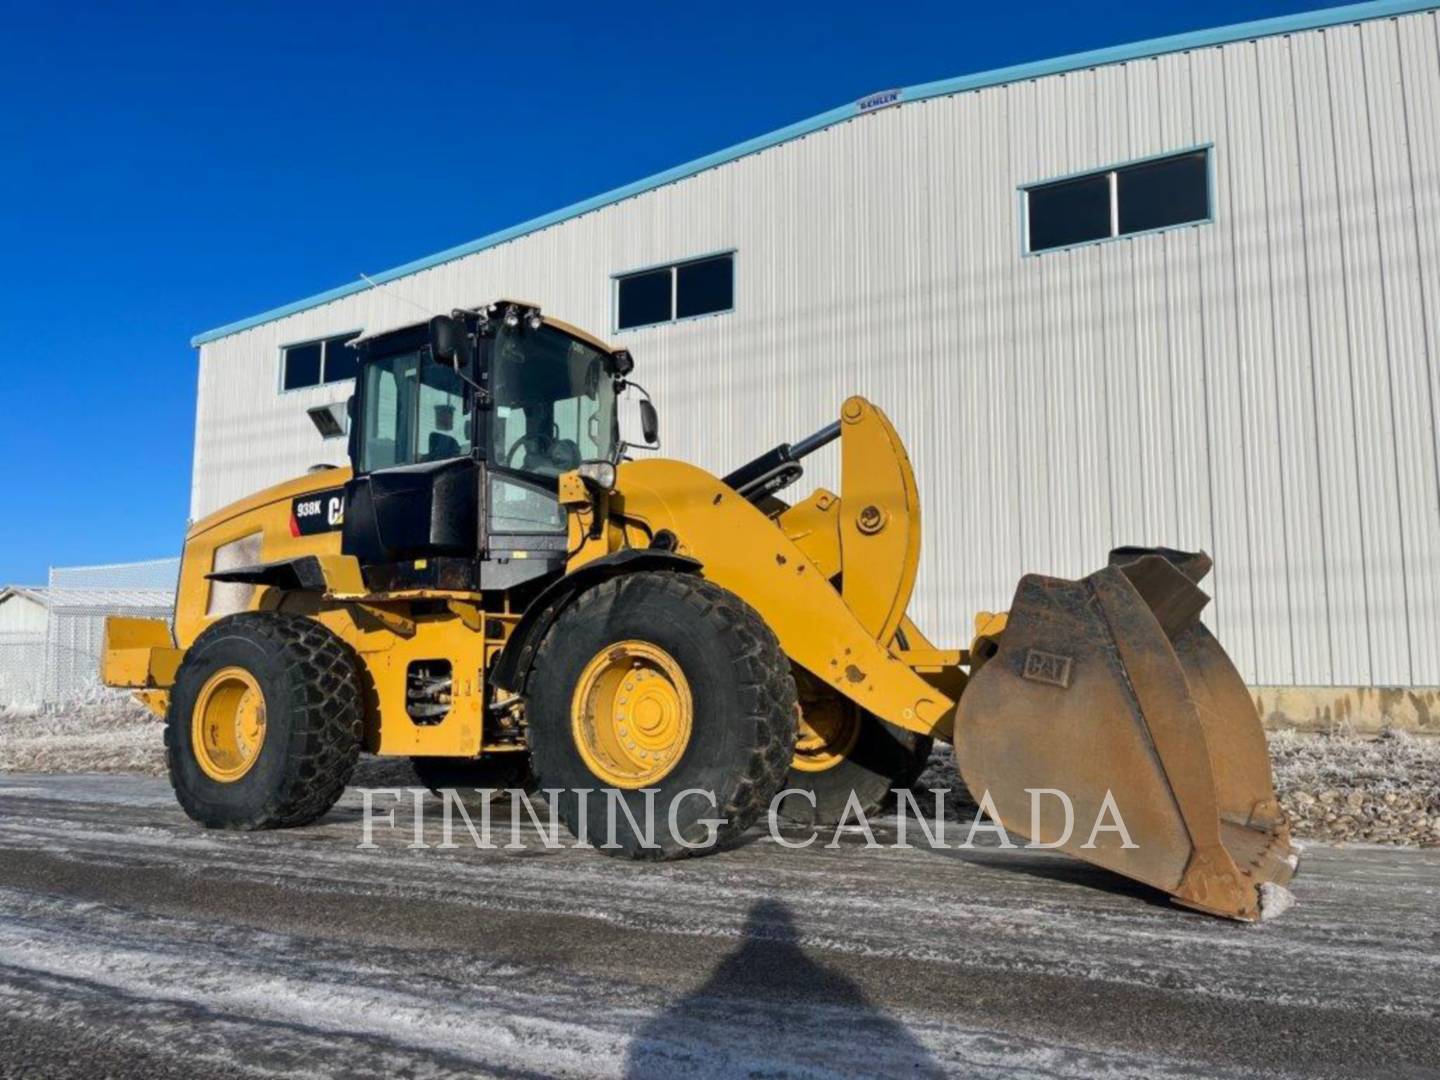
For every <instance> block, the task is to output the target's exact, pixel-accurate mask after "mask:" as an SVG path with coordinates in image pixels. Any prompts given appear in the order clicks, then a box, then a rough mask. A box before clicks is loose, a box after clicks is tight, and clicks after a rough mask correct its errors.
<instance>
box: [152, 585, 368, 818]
mask: <svg viewBox="0 0 1440 1080" xmlns="http://www.w3.org/2000/svg"><path fill="white" fill-rule="evenodd" d="M361 702H362V697H361V681H360V670H359V662H358V661H357V659H356V657H355V653H354V652H353V651H352V650H351V648H350V647H349V646H348V645H346V644H345V642H343V641H342V640H341V639H340V638H339V637H338V636H336V635H335V634H334V633H333V632H332V631H331V630H329V629H328V628H327V627H325V626H323V625H321V624H320V623H318V622H315V621H314V620H313V619H308V618H304V617H303V616H299V615H287V614H280V613H278V612H243V613H241V614H238V615H231V616H227V617H226V618H223V619H221V620H219V621H218V622H216V623H215V624H214V625H212V626H210V627H209V628H208V629H206V630H205V631H204V632H203V633H202V634H201V635H200V636H199V637H198V638H196V639H195V644H193V645H192V646H190V648H189V649H187V650H186V652H185V658H184V660H183V661H182V662H181V664H180V669H179V671H178V672H177V673H176V676H175V685H174V687H173V689H172V691H171V694H170V706H169V710H168V711H167V713H166V719H165V756H166V762H167V764H168V766H169V771H170V783H171V786H172V787H173V788H174V789H175V797H176V798H177V799H178V800H179V802H180V806H181V807H182V808H183V809H184V811H185V813H186V814H188V815H189V816H190V817H191V818H193V819H194V820H195V821H198V822H199V823H200V824H201V825H204V826H205V827H206V828H210V829H246V830H249V829H272V828H284V827H289V826H295V825H307V824H309V823H310V822H312V821H314V820H316V819H317V818H319V817H321V816H322V815H323V814H324V813H325V812H326V811H327V810H329V809H330V807H332V806H334V805H335V802H336V800H338V799H339V798H340V796H341V794H342V793H343V792H344V791H345V785H346V784H347V783H349V780H350V776H351V774H352V773H353V772H354V771H355V762H356V760H357V759H358V758H359V756H360V737H361V723H362V719H363V715H364V712H363V706H362V704H361Z"/></svg>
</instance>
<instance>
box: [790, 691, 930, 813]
mask: <svg viewBox="0 0 1440 1080" xmlns="http://www.w3.org/2000/svg"><path fill="white" fill-rule="evenodd" d="M797 681H798V682H799V684H800V710H801V719H800V737H799V739H798V741H797V743H796V747H795V758H794V760H793V761H792V762H791V765H790V775H789V776H788V777H787V779H786V782H785V786H786V787H787V788H790V789H793V790H799V791H804V792H808V793H809V795H810V796H811V797H812V798H813V804H812V798H806V797H803V796H799V795H792V796H789V797H787V798H786V799H785V801H784V802H783V803H781V805H780V807H779V810H778V813H779V815H780V817H781V819H782V820H784V821H788V822H790V823H791V824H793V825H804V826H809V827H815V826H823V825H836V824H838V823H839V822H840V820H841V819H842V818H843V817H844V815H845V809H846V807H847V806H848V805H850V803H851V801H852V798H853V800H854V802H855V804H856V805H857V806H859V808H860V810H861V812H863V813H864V814H865V815H866V816H867V817H868V816H869V815H871V814H874V813H876V812H877V811H879V810H881V809H883V808H884V807H885V806H887V805H888V804H889V803H890V801H891V799H892V798H893V795H892V791H893V790H894V789H896V788H908V787H910V786H912V785H913V784H914V783H915V781H916V780H918V779H919V778H920V774H921V773H922V772H924V771H925V763H926V762H927V761H928V760H929V758H930V750H931V748H932V747H933V745H934V740H933V739H931V738H930V737H929V736H927V735H920V734H918V733H916V732H913V731H906V730H905V729H904V728H899V727H896V726H895V725H894V724H888V723H886V722H885V721H884V720H881V719H880V718H879V717H878V716H876V715H874V714H873V713H870V712H867V711H865V710H864V709H862V708H861V707H860V706H859V705H856V704H855V703H854V702H853V701H850V700H849V699H848V698H845V697H842V696H841V695H839V694H837V693H835V692H834V691H833V690H831V689H830V688H829V687H826V686H824V685H823V684H821V683H820V682H819V680H817V679H815V678H814V677H812V676H810V675H808V674H806V673H805V672H803V671H801V672H799V673H798V676H797Z"/></svg>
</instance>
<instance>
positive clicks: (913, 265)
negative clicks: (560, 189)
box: [192, 2, 1440, 700]
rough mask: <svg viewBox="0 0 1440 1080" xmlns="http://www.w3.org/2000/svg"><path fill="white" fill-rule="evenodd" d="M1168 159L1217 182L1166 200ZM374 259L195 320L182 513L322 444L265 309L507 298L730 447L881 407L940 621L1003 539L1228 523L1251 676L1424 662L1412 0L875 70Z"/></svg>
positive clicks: (724, 461) (1211, 530) (932, 620)
mask: <svg viewBox="0 0 1440 1080" xmlns="http://www.w3.org/2000/svg"><path fill="white" fill-rule="evenodd" d="M1157 161H1158V164H1159V165H1160V166H1162V167H1161V168H1160V169H1158V170H1151V171H1150V172H1149V173H1145V172H1144V171H1143V170H1139V171H1137V170H1134V169H1130V168H1128V166H1130V165H1131V164H1133V163H1137V162H1140V163H1147V162H1148V163H1155V162H1157ZM1187 161H1188V162H1189V165H1187ZM1190 166H1194V168H1190ZM1187 168H1190V172H1189V173H1188V174H1187V173H1186V171H1185V170H1186V169H1187ZM1167 169H1169V170H1170V171H1169V172H1167V171H1166V170H1167ZM1197 169H1198V170H1199V171H1198V172H1196V170H1197ZM1186 175H1189V176H1191V180H1192V181H1193V178H1194V176H1196V175H1199V176H1202V177H1203V178H1204V179H1203V190H1200V189H1196V190H1193V191H1191V192H1190V196H1187V197H1191V196H1193V198H1194V199H1200V200H1201V202H1200V203H1199V204H1198V205H1199V207H1200V209H1199V210H1194V209H1192V210H1190V211H1188V223H1185V224H1182V225H1179V226H1178V227H1154V224H1155V222H1157V221H1158V222H1159V223H1160V225H1161V226H1163V225H1165V224H1166V223H1167V219H1166V218H1165V216H1164V214H1165V213H1166V212H1167V211H1166V210H1165V205H1164V204H1165V199H1164V198H1163V195H1164V191H1163V190H1162V191H1161V195H1162V198H1161V199H1160V204H1159V205H1160V217H1159V218H1156V217H1155V216H1154V214H1155V209H1156V206H1155V200H1154V198H1153V195H1154V191H1153V189H1154V188H1155V185H1156V184H1157V183H1158V184H1159V185H1160V187H1161V188H1162V189H1163V188H1164V185H1165V184H1166V183H1167V182H1169V181H1168V180H1167V177H1169V178H1170V180H1174V181H1175V183H1177V184H1181V183H1182V182H1185V176H1186ZM1062 178H1069V179H1070V180H1073V181H1076V182H1075V183H1071V184H1065V185H1059V186H1054V187H1050V186H1047V185H1048V184H1049V183H1050V182H1051V181H1056V180H1059V179H1062ZM1142 181H1143V183H1142ZM1036 185H1039V186H1038V187H1037V186H1036ZM1146 185H1148V187H1146ZM1192 187H1193V183H1192ZM1132 188H1133V194H1132ZM1146 191H1150V196H1151V197H1150V200H1149V202H1147V201H1146V198H1147V197H1146V195H1145V192H1146ZM1107 198H1108V206H1106V205H1105V200H1106V199H1107ZM1087 199H1088V200H1089V201H1088V202H1087ZM1097 200H1098V201H1097ZM1180 201H1181V202H1183V201H1184V199H1183V198H1181V200H1180ZM1171 202H1172V203H1173V202H1174V200H1173V199H1172V200H1171ZM1097 208H1098V209H1097ZM1107 211H1108V215H1107ZM1094 213H1099V214H1101V215H1102V220H1100V221H1099V223H1098V225H1097V224H1095V223H1093V222H1089V219H1088V218H1087V217H1086V215H1092V216H1093V214H1094ZM1182 216H1184V215H1182ZM1087 222H1089V223H1087ZM1092 226H1093V227H1092ZM1096 228H1098V229H1099V230H1100V233H1103V235H1099V234H1097V233H1096V232H1095V229H1096ZM1087 230H1088V231H1087ZM716 253H721V254H725V253H733V255H731V266H732V268H733V304H732V305H731V307H730V309H729V310H726V311H724V312H722V313H719V314H713V315H707V316H705V317H701V318H688V319H687V318H680V319H666V320H665V321H663V322H661V323H658V324H655V325H648V326H643V327H638V328H632V329H623V330H622V329H618V328H617V326H616V320H617V313H618V310H619V309H618V306H617V291H618V290H619V289H620V288H621V282H622V281H623V280H627V279H624V278H623V277H622V276H623V275H626V274H628V273H630V272H633V271H637V270H642V269H645V268H650V267H655V266H665V265H669V264H674V263H682V262H685V261H686V260H691V259H695V258H698V257H701V256H707V255H713V254H716ZM376 280H378V281H380V282H383V283H384V287H381V288H372V287H370V286H369V285H367V284H365V283H363V282H357V284H355V285H353V286H347V287H342V288H339V289H335V290H332V291H331V292H329V293H324V294H321V295H319V296H316V297H312V298H310V299H307V300H302V301H299V302H297V303H295V304H291V305H288V306H286V307H284V308H281V309H278V310H275V311H271V312H267V313H265V314H262V315H259V316H257V317H255V318H251V319H246V320H244V321H242V322H239V323H235V324H232V325H229V326H225V327H222V328H220V329H218V330H215V331H212V332H210V333H206V334H202V335H200V336H199V337H197V339H196V344H197V345H198V346H199V348H200V384H199V385H200V391H199V407H198V423H197V435H196V446H195V474H194V488H193V497H192V513H193V514H195V515H197V516H198V515H201V514H204V513H207V512H209V511H211V510H213V509H215V508H217V507H218V506H221V505H223V504H224V503H226V502H228V501H230V500H232V499H235V498H237V497H239V496H241V495H244V494H246V493H249V492H251V491H253V490H255V489H256V488H258V487H261V486H263V485H265V484H269V483H272V482H274V481H278V480H280V479H282V478H284V477H287V476H291V475H294V474H296V473H298V472H300V471H302V470H303V469H304V468H305V467H306V466H308V465H310V464H313V463H316V462H319V461H332V462H335V461H340V460H343V456H344V445H343V441H342V440H332V441H326V442H322V440H321V439H320V438H319V436H318V435H317V434H316V433H315V430H314V428H313V427H312V426H311V424H310V422H309V421H308V420H307V418H306V416H305V410H306V408H307V407H308V406H311V405H315V404H319V403H323V402H327V401H334V400H338V399H341V398H343V397H344V396H345V394H346V393H347V392H348V391H347V389H346V388H345V387H344V386H343V384H335V385H329V386H326V385H323V384H322V385H319V386H315V387H311V388H307V389H300V390H293V391H284V390H283V389H282V386H283V381H284V380H286V378H287V376H286V375H285V373H284V371H283V365H284V358H285V354H286V347H287V346H293V345H296V344H297V343H305V342H311V341H318V340H320V339H324V338H327V337H329V336H332V335H338V334H346V333H350V332H353V331H356V330H359V329H361V328H375V327H378V326H379V325H381V324H386V325H389V324H399V323H403V322H410V321H414V320H415V319H416V318H417V317H419V313H418V312H417V311H416V310H415V307H414V305H415V304H420V305H424V306H426V307H429V308H432V309H435V310H448V309H449V308H450V307H454V306H461V305H473V304H475V303H479V302H481V301H485V300H489V299H493V298H496V297H498V296H519V297H524V298H531V299H536V300H538V301H540V302H541V303H542V304H543V306H544V308H545V310H546V311H548V312H550V313H552V314H555V315H558V316H560V317H562V318H564V319H567V320H568V321H571V322H574V323H577V324H579V325H582V326H585V327H587V328H589V329H591V330H592V331H594V332H596V333H599V334H600V335H601V336H608V337H609V339H610V340H612V341H614V342H615V343H616V344H623V345H625V346H628V347H629V348H631V349H632V350H633V351H634V353H635V355H636V358H637V361H638V364H639V369H638V372H637V374H638V375H639V376H640V377H641V381H642V382H644V383H645V384H646V385H647V386H648V387H649V389H650V390H651V392H652V393H653V394H654V396H655V398H656V400H657V402H658V403H659V405H660V407H661V415H662V420H664V421H665V423H664V440H665V452H666V453H667V454H670V455H673V456H679V457H684V458H689V459H692V460H694V461H696V462H698V463H700V464H702V465H705V466H707V467H710V468H712V469H714V470H717V471H725V470H727V469H729V468H731V467H733V466H735V465H736V464H738V463H740V462H741V461H743V460H745V459H747V458H749V457H751V456H753V455H754V454H756V453H758V452H760V451H762V450H764V449H766V448H768V447H769V446H770V445H773V444H775V443H777V442H779V441H788V440H791V439H794V438H796V437H798V436H800V435H803V434H806V433H808V432H810V431H812V430H814V429H816V428H818V427H820V426H821V425H823V424H825V423H826V422H828V421H829V420H831V419H833V418H834V416H835V415H836V410H837V409H838V407H839V404H840V402H841V401H842V400H843V399H844V398H845V396H846V395H848V394H850V393H856V392H858V393H862V394H865V395H867V396H869V397H870V398H872V399H873V400H874V401H876V402H877V403H878V404H880V405H881V406H882V407H883V408H884V409H885V410H886V411H887V412H888V413H889V414H890V416H891V418H892V419H893V420H894V421H895V422H896V424H897V426H898V427H899V429H900V431H901V432H902V434H903V435H904V436H905V438H906V440H907V442H908V445H909V448H910V452H911V455H912V458H913V460H914V463H915V466H916V471H917V473H918V475H919V479H920V484H921V494H922V501H923V505H924V507H925V512H926V527H925V549H926V550H925V557H924V560H923V568H922V572H921V576H920V581H919V585H918V590H917V597H916V608H915V610H914V614H915V615H916V617H917V621H919V622H920V624H921V625H922V626H923V627H925V628H926V629H927V630H930V631H933V633H934V634H935V635H937V636H938V637H940V638H941V639H942V640H944V641H948V642H951V643H956V644H959V643H962V642H964V641H965V640H966V639H967V638H968V632H969V618H970V615H971V613H972V612H973V611H975V610H976V609H979V608H1002V607H1004V606H1005V605H1006V603H1007V602H1008V600H1009V596H1010V592H1011V590H1012V589H1013V587H1014V584H1015V581H1016V579H1017V578H1018V577H1019V576H1020V575H1021V574H1022V573H1023V572H1026V571H1043V572H1048V573H1054V574H1059V575H1064V576H1076V575H1079V574H1082V573H1084V572H1086V571H1087V570H1088V569H1093V568H1094V567H1095V566H1096V565H1098V564H1099V563H1100V562H1102V561H1103V560H1104V558H1105V555H1106V552H1107V551H1108V549H1109V548H1110V547H1111V546H1113V545H1116V544H1121V543H1135V544H1158V543H1164V544H1169V545H1172V546H1178V547H1186V548H1204V549H1205V550H1207V551H1209V552H1211V553H1212V554H1213V555H1214V556H1215V561H1216V572H1215V574H1214V576H1213V577H1212V578H1211V579H1210V582H1209V588H1210V590H1211V591H1212V593H1213V595H1214V597H1215V603H1214V606H1213V608H1212V610H1211V614H1210V619H1209V621H1210V622H1211V624H1212V625H1213V626H1214V627H1215V628H1216V630H1217V632H1218V634H1219V636H1220V639H1221V640H1222V641H1223V642H1224V643H1225V644H1226V646H1227V647H1228V648H1229V650H1230V652H1231V654H1232V655H1233V656H1234V657H1235V660H1236V662H1237V665H1238V666H1239V667H1240V669H1241V671H1242V672H1243V673H1244V675H1245V676H1246V678H1247V680H1249V681H1251V682H1252V683H1255V684H1266V685H1275V686H1292V685H1308V686H1410V687H1413V686H1430V685H1436V684H1440V479H1437V427H1436V409H1437V398H1440V361H1437V359H1436V355H1435V353H1436V349H1437V348H1440V341H1437V340H1436V337H1437V332H1440V318H1437V316H1440V38H1437V16H1436V13H1435V12H1434V11H1433V10H1432V9H1431V7H1430V6H1429V5H1425V4H1418V3H1395V2H1382V3H1368V4H1361V5H1357V6H1354V7H1349V8H1339V9H1331V10H1327V11H1321V12H1316V13H1312V14H1309V15H1304V16H1297V17H1289V18H1285V19H1277V20H1269V21H1266V22H1261V23H1252V24H1247V25H1244V26H1239V27H1230V28H1225V29H1219V30H1215V31H1209V32H1205V33H1199V34H1190V35H1184V36H1181V37H1176V38H1168V39H1162V40H1158V41H1151V42H1145V43H1142V44H1139V45H1134V46H1126V47H1121V48H1114V49H1107V50H1103V51H1100V52H1095V53H1088V54H1083V55H1079V56H1073V57H1066V58H1063V59H1060V60H1056V61H1052V62H1047V63H1039V64H1030V65H1025V66H1022V67H1016V68H1010V69H1005V70H1001V71H996V72H990V73H986V74H982V75H974V76H966V77H962V78H958V79H954V80H949V81H946V82H941V83H931V84H927V85H923V86H916V87H909V88H905V89H903V90H899V91H892V92H887V93H885V94H879V95H875V96H874V97H872V98H869V99H864V100H862V101H861V102H858V103H856V104H854V105H849V106H845V107H843V108H840V109H837V110H834V111H832V112H830V113H827V114H825V115H823V116H819V117H816V118H814V119H812V120H808V121H805V122H803V123H800V124H796V125H793V126H791V127H789V128H786V129H784V130H782V131H778V132H774V133H772V134H770V135H767V136H764V137H761V138H758V139H755V140H753V141H752V142H749V143H746V144H743V145H741V146H737V147H734V148H731V149H729V150H726V151H723V152H721V153H718V154H715V155H712V156H711V157H709V158H705V159H702V160H699V161H696V162H692V163H690V164H687V165H683V166H680V167H678V168H676V169H673V170H671V171H669V172H667V173H663V174H661V175H659V176H656V177H653V178H650V179H647V180H644V181H641V182H639V183H636V184H633V185H631V186H629V187H626V188H623V189H620V190H618V191H615V192H610V193H608V194H605V195H602V196H600V197H597V198H595V199H593V200H590V201H588V202H586V203H582V204H579V205H577V206H574V207H569V208H566V209H564V210H561V211H559V212H557V213H555V214H552V215H548V216H546V217H544V218H542V219H539V220H536V221H532V222H528V223H525V224H522V225H519V226H517V227H515V228H513V229H509V230H506V231H504V232H502V233H499V234H495V235H493V236H489V237H485V238H483V239H481V240H478V241H475V242H474V243H470V244H467V245H464V246H462V247H458V248H455V249H453V250H450V251H446V252H442V253H440V254H438V255H435V256H432V257H430V258H426V259H422V260H420V261H417V262H414V263H411V264H408V265H406V266H403V267H399V268H397V269H396V270H394V271H391V272H388V273H386V274H383V275H377V276H376ZM671 280H674V279H671ZM672 287H673V286H672ZM637 288H638V286H637ZM672 303H673V301H672ZM670 311H671V313H672V314H673V313H674V309H673V307H672V308H671V309H670ZM682 314H683V312H682ZM627 321H628V320H627ZM296 356H297V357H298V356H299V353H296ZM318 356H319V353H318V350H317V351H316V352H315V353H314V355H313V356H312V357H310V360H313V362H314V363H315V365H316V366H317V367H318V363H319V360H318ZM307 362H309V360H307ZM298 363H299V361H298V360H297V364H298ZM318 378H319V376H317V377H316V379H315V380H312V381H318ZM298 381H301V382H303V381H306V380H304V379H300V380H298ZM811 479H815V480H819V481H821V482H827V483H831V484H833V483H834V482H835V477H834V475H833V473H830V472H827V471H826V468H825V467H821V468H819V469H816V470H812V476H811ZM1427 700H1433V696H1431V697H1428V698H1427Z"/></svg>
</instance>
